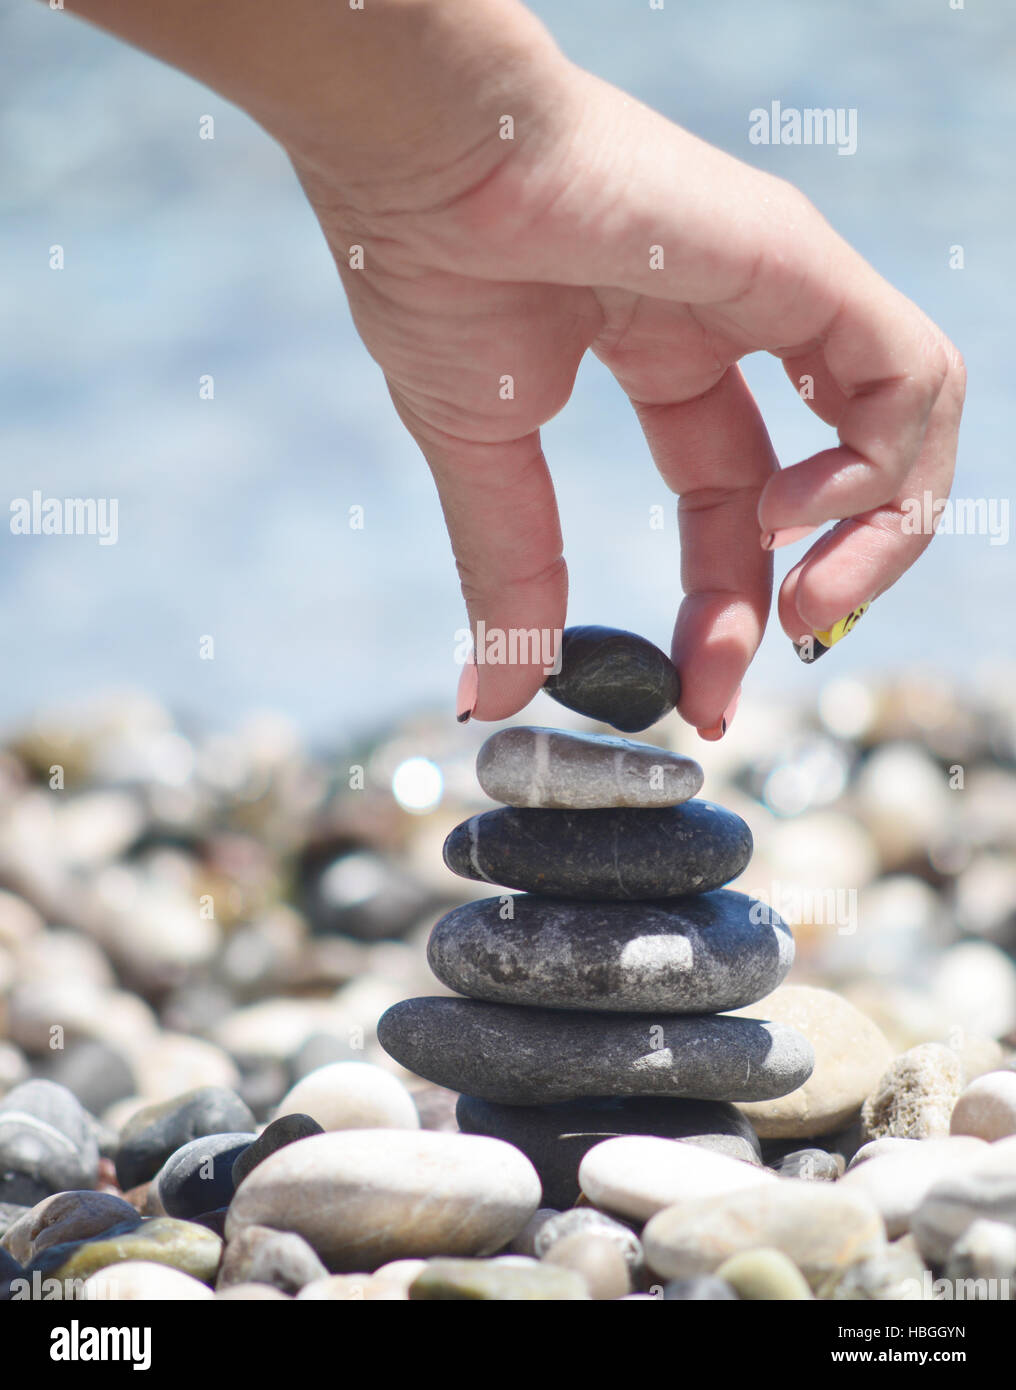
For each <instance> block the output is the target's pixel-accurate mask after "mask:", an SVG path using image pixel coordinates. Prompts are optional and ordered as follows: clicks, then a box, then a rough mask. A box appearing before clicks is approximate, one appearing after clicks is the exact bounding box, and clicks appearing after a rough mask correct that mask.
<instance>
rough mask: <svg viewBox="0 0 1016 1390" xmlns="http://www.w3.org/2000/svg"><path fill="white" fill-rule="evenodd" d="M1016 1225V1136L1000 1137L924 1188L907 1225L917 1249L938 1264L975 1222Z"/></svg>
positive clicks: (931, 1262) (930, 1260)
mask: <svg viewBox="0 0 1016 1390" xmlns="http://www.w3.org/2000/svg"><path fill="white" fill-rule="evenodd" d="M979 1220H985V1221H1000V1222H1003V1223H1004V1224H1006V1225H1009V1226H1016V1139H999V1140H996V1142H995V1143H993V1144H989V1145H988V1146H987V1147H986V1149H985V1151H984V1153H983V1154H981V1155H979V1156H978V1158H977V1159H976V1160H975V1161H974V1162H973V1163H971V1164H970V1165H969V1166H965V1167H964V1168H963V1169H962V1170H961V1171H960V1172H957V1173H952V1174H950V1175H949V1176H948V1177H944V1178H941V1179H939V1181H938V1182H936V1183H935V1184H933V1186H932V1187H931V1188H930V1189H929V1190H928V1191H927V1192H926V1193H925V1195H924V1198H923V1200H922V1201H921V1203H920V1205H919V1206H918V1208H917V1210H916V1211H915V1212H914V1215H913V1218H912V1220H911V1229H912V1231H913V1233H914V1235H915V1237H916V1239H917V1244H918V1247H919V1249H920V1251H921V1254H922V1255H923V1256H924V1258H925V1259H926V1260H927V1261H928V1263H929V1264H932V1265H942V1264H944V1263H945V1261H946V1259H947V1258H948V1256H949V1252H950V1251H951V1249H952V1247H953V1246H954V1245H955V1243H956V1242H957V1241H958V1240H959V1239H960V1238H961V1237H962V1236H963V1235H965V1234H966V1232H967V1230H968V1229H969V1228H970V1227H971V1226H972V1225H973V1224H974V1222H975V1221H979Z"/></svg>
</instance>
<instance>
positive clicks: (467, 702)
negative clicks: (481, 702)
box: [455, 657, 480, 724]
mask: <svg viewBox="0 0 1016 1390" xmlns="http://www.w3.org/2000/svg"><path fill="white" fill-rule="evenodd" d="M479 693H480V678H479V676H478V674H477V671H476V663H475V662H474V661H473V658H472V657H470V658H469V660H468V661H467V662H466V664H465V666H463V668H462V674H461V675H460V676H459V690H458V695H457V697H456V701H455V718H456V719H457V720H458V721H459V723H460V724H468V722H469V718H470V716H471V715H472V713H473V710H474V709H476V699H477V696H478V695H479Z"/></svg>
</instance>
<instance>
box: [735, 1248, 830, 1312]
mask: <svg viewBox="0 0 1016 1390" xmlns="http://www.w3.org/2000/svg"><path fill="white" fill-rule="evenodd" d="M716 1278H717V1279H725V1280H726V1282H727V1283H728V1284H729V1285H730V1287H731V1288H732V1289H733V1290H734V1292H735V1293H736V1294H737V1296H738V1298H744V1299H751V1300H759V1299H766V1300H772V1301H780V1302H795V1301H797V1302H800V1301H802V1300H805V1299H810V1298H811V1297H812V1292H811V1289H809V1287H808V1282H807V1280H806V1279H805V1278H804V1276H803V1275H802V1273H801V1271H800V1270H799V1269H798V1267H797V1265H795V1264H794V1262H793V1260H791V1259H788V1258H787V1256H786V1255H784V1253H783V1251H782V1250H767V1249H765V1248H764V1247H763V1248H762V1249H758V1250H742V1251H741V1253H740V1254H739V1255H732V1256H731V1257H730V1259H729V1260H724V1261H723V1263H722V1264H721V1265H720V1267H719V1269H718V1270H717V1271H716Z"/></svg>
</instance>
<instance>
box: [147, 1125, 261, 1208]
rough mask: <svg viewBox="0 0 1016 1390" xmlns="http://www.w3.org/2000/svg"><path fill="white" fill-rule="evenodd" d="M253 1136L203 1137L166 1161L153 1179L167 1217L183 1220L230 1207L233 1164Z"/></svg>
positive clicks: (207, 1135)
mask: <svg viewBox="0 0 1016 1390" xmlns="http://www.w3.org/2000/svg"><path fill="white" fill-rule="evenodd" d="M256 1138H257V1135H256V1134H253V1133H249V1134H206V1135H204V1136H202V1138H200V1139H192V1140H191V1141H190V1143H189V1144H184V1146H183V1148H181V1149H177V1151H176V1153H175V1154H172V1155H171V1156H170V1157H169V1158H167V1160H166V1162H165V1163H164V1164H163V1166H162V1167H161V1168H160V1169H159V1174H158V1177H157V1178H156V1179H155V1184H156V1190H157V1191H158V1194H159V1200H160V1201H161V1202H162V1205H163V1207H164V1208H165V1212H166V1215H167V1216H175V1217H177V1218H179V1219H182V1220H187V1219H188V1218H189V1217H193V1216H198V1215H200V1214H201V1213H202V1212H206V1211H209V1212H210V1211H216V1210H218V1208H219V1207H226V1206H228V1205H229V1202H230V1198H231V1197H232V1196H233V1164H234V1163H235V1162H236V1160H237V1159H238V1158H239V1157H240V1155H241V1154H242V1153H243V1151H244V1150H245V1149H246V1148H248V1147H249V1146H250V1145H251V1144H252V1143H253V1142H254V1140H255V1139H256Z"/></svg>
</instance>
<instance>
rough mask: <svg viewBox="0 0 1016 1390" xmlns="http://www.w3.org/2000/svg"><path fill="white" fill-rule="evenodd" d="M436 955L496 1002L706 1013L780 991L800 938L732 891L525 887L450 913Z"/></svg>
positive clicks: (458, 983) (436, 940) (463, 985)
mask: <svg viewBox="0 0 1016 1390" xmlns="http://www.w3.org/2000/svg"><path fill="white" fill-rule="evenodd" d="M759 909H761V915H760V913H759ZM509 911H510V913H511V915H510V916H507V917H506V913H507V912H509ZM753 916H754V918H755V920H752V918H753ZM427 959H428V960H429V962H430V968H431V970H433V972H434V974H435V975H436V976H437V977H438V979H439V980H441V981H442V982H443V983H444V984H446V985H447V986H448V987H449V989H454V990H457V991H458V992H459V993H460V994H465V995H468V997H469V998H470V999H486V1000H488V1001H490V1002H491V1003H494V1004H537V1005H540V1006H542V1007H544V1008H548V1009H597V1010H604V1011H607V1012H610V1013H657V1012H662V1013H674V1014H684V1013H695V1014H708V1013H720V1012H722V1011H723V1010H725V1009H737V1008H740V1007H741V1006H742V1005H744V1004H753V1003H755V1001H756V1000H758V999H761V998H762V997H763V995H766V994H769V993H770V992H771V991H772V990H774V989H775V988H776V986H777V985H778V984H779V983H780V981H781V980H782V979H783V977H784V976H785V975H786V973H787V971H788V970H789V969H790V967H791V964H792V963H793V959H794V939H793V937H792V936H791V934H790V930H789V928H788V927H787V926H786V925H785V924H784V923H783V922H782V921H781V920H780V919H779V917H777V915H776V913H775V912H771V911H770V909H769V908H768V907H766V906H765V905H764V904H762V903H758V902H756V900H755V899H754V898H749V897H747V896H746V895H745V894H744V893H734V892H731V891H729V890H727V889H722V890H719V891H717V892H714V893H702V894H699V895H698V896H697V897H689V898H677V899H675V898H670V899H664V900H663V901H660V902H638V903H617V902H606V903H589V902H583V901H576V900H570V899H568V898H544V897H539V896H536V895H530V894H519V895H517V896H514V897H512V898H510V899H508V900H507V903H506V899H505V898H504V897H500V898H482V899H478V900H477V901H475V902H471V903H465V904H464V905H463V906H461V907H457V908H455V909H454V911H452V912H449V913H448V914H447V916H445V917H442V918H441V920H440V921H439V922H438V923H437V925H436V926H435V927H434V930H433V931H432V932H431V936H430V941H429V943H428V946H427Z"/></svg>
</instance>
